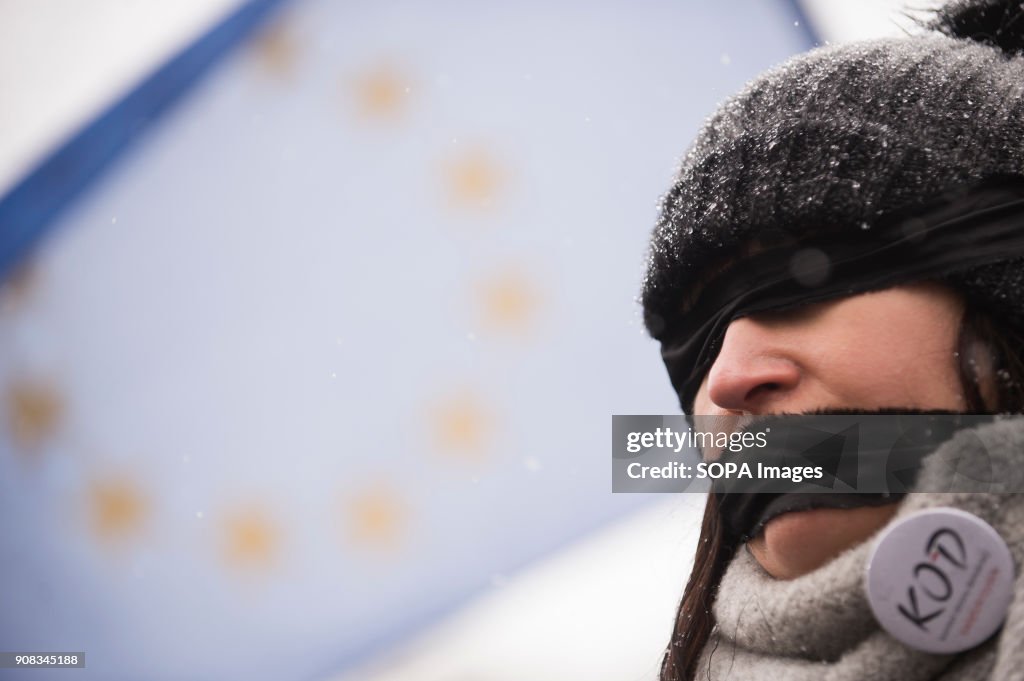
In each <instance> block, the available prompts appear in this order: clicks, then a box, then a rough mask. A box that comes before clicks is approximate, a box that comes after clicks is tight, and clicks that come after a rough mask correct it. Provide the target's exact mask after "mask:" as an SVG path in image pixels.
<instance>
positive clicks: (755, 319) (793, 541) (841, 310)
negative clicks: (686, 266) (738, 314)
mask: <svg viewBox="0 0 1024 681" xmlns="http://www.w3.org/2000/svg"><path fill="white" fill-rule="evenodd" d="M962 315H963V303H962V301H961V299H960V297H959V296H958V295H956V294H955V293H954V292H952V291H951V290H949V289H947V288H945V287H943V286H940V285H938V284H934V283H930V282H923V283H915V284H910V285H903V286H896V287H893V288H889V289H885V290H883V291H877V292H871V293H864V294H860V295H854V296H850V297H847V298H842V299H838V300H833V301H828V302H824V303H815V304H811V305H807V306H804V307H800V308H796V309H793V310H788V311H783V312H768V313H760V314H755V315H752V316H749V317H743V318H741V319H737V320H734V321H733V322H732V323H731V324H730V325H729V327H728V329H727V331H726V334H725V338H724V339H723V341H722V348H721V351H720V352H719V354H718V357H717V358H716V359H715V362H714V364H712V366H711V369H710V371H709V372H708V374H707V376H706V377H705V378H704V382H703V384H702V385H701V387H700V390H699V391H698V393H697V396H696V399H695V401H694V413H695V414H700V415H705V414H708V415H725V414H736V415H742V414H773V413H782V412H787V413H801V412H807V411H812V410H817V409H826V410H828V409H838V408H844V409H865V410H873V409H878V408H880V407H909V408H914V409H944V410H953V411H966V410H967V406H966V401H965V396H964V394H963V388H962V385H961V382H960V375H959V370H958V366H959V360H958V358H957V356H956V350H957V342H958V338H959V327H960V319H961V317H962ZM895 510H896V505H895V504H890V505H888V506H881V507H866V508H855V509H812V510H809V511H800V512H793V513H786V514H783V515H781V516H779V517H777V518H775V519H773V520H771V521H769V522H768V524H767V525H766V526H765V528H764V532H763V533H761V534H760V535H758V537H757V538H756V539H753V540H751V541H750V542H749V543H748V545H747V546H748V548H749V549H750V551H751V553H752V554H753V555H754V557H755V558H756V559H757V561H758V562H759V563H760V564H761V565H762V566H763V567H764V568H765V570H766V571H767V572H768V573H769V574H771V575H773V576H775V577H778V578H781V579H791V578H793V577H797V576H800V575H802V574H805V573H807V572H810V571H811V570H814V569H816V568H818V567H820V566H821V565H823V564H825V563H826V562H828V561H829V560H830V559H832V558H834V557H835V556H836V555H837V554H839V553H840V552H841V551H843V550H844V549H846V548H849V547H851V546H854V545H856V544H859V543H860V542H862V541H864V540H865V539H867V538H868V537H869V536H871V535H872V534H873V533H874V532H875V531H876V530H878V529H879V528H881V527H882V526H883V525H885V524H886V523H887V522H888V521H889V519H890V518H891V517H892V516H893V514H894V513H895Z"/></svg>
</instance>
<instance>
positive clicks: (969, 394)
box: [660, 301, 1024, 681]
mask: <svg viewBox="0 0 1024 681" xmlns="http://www.w3.org/2000/svg"><path fill="white" fill-rule="evenodd" d="M1022 348H1024V333H1022V332H1021V331H1020V330H1017V329H1011V328H1004V327H1002V326H1000V325H999V324H997V323H996V322H995V321H994V320H993V318H992V316H991V315H989V314H987V313H986V312H985V311H983V310H981V309H979V308H978V307H976V306H974V305H972V304H971V303H970V302H969V301H968V303H967V305H966V306H965V308H964V313H963V317H962V318H961V321H960V330H959V335H958V338H957V354H956V356H957V362H958V371H959V375H960V382H961V384H962V385H963V390H964V396H965V399H966V402H967V411H968V413H974V414H982V413H1024V357H1022V355H1021V349H1022ZM981 364H984V365H987V366H980V365H981ZM986 381H989V382H990V383H988V386H989V387H990V388H991V393H992V394H993V395H994V399H995V403H994V404H986V401H985V399H984V396H983V393H984V392H986V389H985V388H983V384H984V383H985V382H986ZM737 548H738V547H737V546H735V545H730V544H729V543H728V542H727V541H726V540H725V533H724V532H723V528H722V525H721V520H720V519H719V514H718V509H717V507H716V504H715V499H714V496H712V495H708V500H707V504H706V505H705V507H704V519H703V521H702V522H701V528H700V539H699V540H698V543H697V553H696V555H695V557H694V563H693V571H692V572H691V573H690V579H689V581H688V582H687V583H686V589H685V591H684V592H683V598H682V600H681V601H680V603H679V610H678V611H677V614H676V621H675V626H674V627H673V629H672V638H671V640H670V641H669V645H668V649H667V650H666V651H665V656H664V658H663V659H662V663H661V675H660V680H661V681H693V680H694V677H695V676H696V673H697V662H698V660H699V659H700V655H701V652H702V651H703V650H704V647H705V646H706V645H707V643H708V640H709V638H710V637H711V632H712V630H713V629H714V627H715V617H714V614H713V613H712V611H711V607H712V605H713V604H714V601H715V596H716V595H717V592H718V585H719V583H720V582H721V580H722V575H723V574H724V573H725V568H726V566H727V565H728V564H729V561H730V560H731V559H732V557H733V555H734V554H735V553H736V550H737Z"/></svg>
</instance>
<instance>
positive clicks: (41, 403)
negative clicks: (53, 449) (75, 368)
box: [5, 379, 64, 450]
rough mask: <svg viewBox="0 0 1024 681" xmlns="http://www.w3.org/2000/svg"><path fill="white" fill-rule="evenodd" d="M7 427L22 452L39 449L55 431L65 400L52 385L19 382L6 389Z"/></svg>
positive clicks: (35, 381)
mask: <svg viewBox="0 0 1024 681" xmlns="http://www.w3.org/2000/svg"><path fill="white" fill-rule="evenodd" d="M5 402H6V411H7V425H8V428H9V429H10V432H11V435H12V436H13V438H14V441H15V443H17V444H18V445H19V446H20V447H21V448H22V449H24V450H30V449H34V448H36V447H38V446H39V445H40V444H42V443H43V442H44V441H45V440H46V439H48V438H50V437H52V436H53V434H54V433H55V431H56V430H57V425H58V423H59V422H60V419H61V416H62V414H63V412H64V400H63V399H62V397H61V395H60V393H59V392H58V391H57V389H56V387H55V386H54V385H53V384H52V383H51V382H46V381H38V380H30V379H18V380H15V381H14V382H12V383H11V384H10V385H8V386H7V399H6V400H5Z"/></svg>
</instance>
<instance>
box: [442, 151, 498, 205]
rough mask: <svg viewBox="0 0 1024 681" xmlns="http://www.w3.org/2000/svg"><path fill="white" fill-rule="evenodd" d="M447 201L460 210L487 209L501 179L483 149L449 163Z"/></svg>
mask: <svg viewBox="0 0 1024 681" xmlns="http://www.w3.org/2000/svg"><path fill="white" fill-rule="evenodd" d="M446 177H447V184H448V194H449V199H450V201H451V203H452V204H453V205H455V206H456V207H459V208H474V209H479V208H490V207H491V206H492V205H493V204H494V202H495V200H496V199H497V196H498V192H499V189H500V187H501V185H502V182H503V179H504V173H503V172H502V170H501V167H500V166H499V164H498V162H497V161H496V160H495V159H494V158H493V157H492V156H491V154H489V153H487V152H485V151H484V150H482V149H471V150H468V151H465V152H463V153H462V154H460V155H459V156H457V157H455V158H453V159H451V160H449V161H448V163H447V165H446Z"/></svg>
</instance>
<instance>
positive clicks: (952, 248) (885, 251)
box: [661, 179, 1024, 413]
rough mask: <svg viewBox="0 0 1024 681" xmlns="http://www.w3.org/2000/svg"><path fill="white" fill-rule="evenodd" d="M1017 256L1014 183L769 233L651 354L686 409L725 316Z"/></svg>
mask: <svg viewBox="0 0 1024 681" xmlns="http://www.w3.org/2000/svg"><path fill="white" fill-rule="evenodd" d="M1021 257H1024V183H1022V182H1021V180H1020V179H1002V180H990V181H988V182H985V183H984V184H982V185H979V186H976V187H973V188H971V189H970V190H968V191H965V192H960V193H958V194H957V195H955V196H953V197H944V198H943V199H941V200H939V201H936V202H934V203H933V204H931V205H929V206H927V207H926V208H924V209H921V208H918V209H917V210H916V211H915V212H914V213H913V214H912V215H907V214H897V215H891V216H889V217H886V218H884V219H881V220H879V221H877V222H876V223H874V224H871V225H867V224H865V225H864V229H862V230H860V233H849V232H844V233H840V234H837V235H834V236H831V237H829V238H819V239H817V240H813V241H800V242H794V241H793V240H792V239H787V238H786V237H785V236H784V235H778V236H777V237H769V238H767V239H764V240H763V241H762V243H760V244H759V245H758V248H757V250H756V252H755V253H754V254H753V255H750V256H747V257H743V258H740V259H737V261H736V262H734V263H733V264H732V265H731V266H730V267H728V268H727V269H726V270H725V271H724V272H723V273H721V274H719V275H717V276H716V277H714V278H713V279H711V280H710V281H708V282H707V283H706V285H705V286H704V287H703V288H702V290H701V292H700V295H699V296H698V297H697V299H696V301H695V302H694V303H693V304H692V305H690V306H689V309H687V310H686V311H685V312H683V313H682V314H680V315H678V316H676V317H675V318H674V319H671V320H668V325H667V328H666V333H665V334H664V335H663V336H662V346H661V356H662V359H663V360H664V362H665V366H666V367H667V368H668V372H669V377H670V378H671V381H672V386H673V387H674V388H675V390H676V393H677V394H678V395H679V400H680V405H681V406H682V408H683V411H684V412H686V413H693V402H694V398H695V397H696V394H697V390H698V389H699V387H700V384H701V382H702V381H703V379H704V375H705V374H706V373H707V371H708V369H709V368H710V367H711V365H712V363H713V362H714V360H715V358H716V357H717V356H718V352H719V350H720V349H721V343H722V339H723V337H724V336H725V330H726V328H728V326H729V324H730V322H732V321H733V320H734V319H737V318H740V317H744V316H747V315H751V314H754V313H758V312H765V311H769V310H785V309H789V308H794V307H797V306H801V305H807V304H810V303H816V302H821V301H824V300H829V299H834V298H839V297H842V296H847V295H852V294H856V293H864V292H868V291H876V290H880V289H883V288H888V287H890V286H894V285H897V284H903V283H909V282H913V281H922V280H929V279H930V280H944V281H951V282H955V280H956V275H957V274H963V273H965V272H968V271H969V270H971V269H972V268H976V267H979V266H982V265H989V264H993V263H998V262H1002V261H1007V260H1012V259H1015V258H1021Z"/></svg>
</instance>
